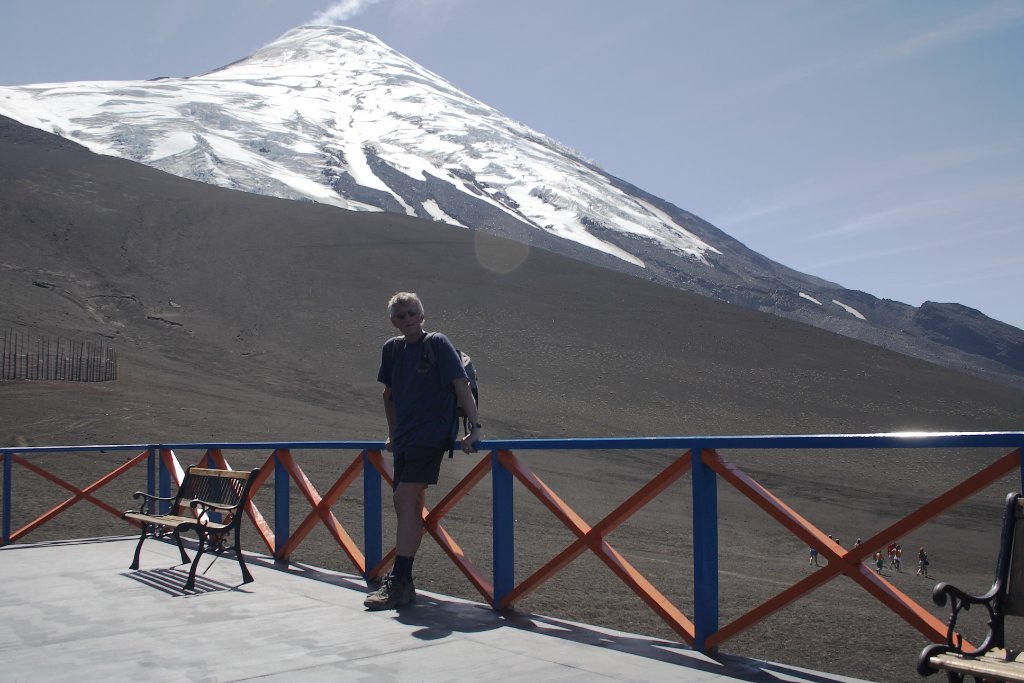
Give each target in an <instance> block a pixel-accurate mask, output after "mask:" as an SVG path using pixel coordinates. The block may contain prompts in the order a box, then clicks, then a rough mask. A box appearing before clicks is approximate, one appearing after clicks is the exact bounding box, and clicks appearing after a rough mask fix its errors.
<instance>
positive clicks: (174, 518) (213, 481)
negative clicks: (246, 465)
mask: <svg viewBox="0 0 1024 683" xmlns="http://www.w3.org/2000/svg"><path fill="white" fill-rule="evenodd" d="M258 472H259V469H254V470H252V471H251V472H245V471H234V470H212V469H203V468H199V467H196V466H194V465H192V466H190V467H189V468H188V469H187V470H186V471H185V477H184V479H182V481H181V486H180V487H179V488H178V492H177V494H175V495H174V496H173V497H169V498H163V497H159V496H151V495H150V494H148V493H145V492H143V491H136V492H135V493H134V494H133V495H132V497H133V498H135V499H136V500H138V499H142V504H141V505H140V506H139V509H138V511H134V510H128V511H126V512H124V513H122V515H121V518H122V519H127V520H133V521H135V522H138V523H139V524H141V526H142V534H141V535H140V536H139V543H138V545H136V546H135V559H134V560H133V561H132V564H131V569H138V568H139V554H140V553H141V552H142V544H143V542H144V541H145V540H146V538H147V536H158V535H160V536H162V535H164V534H165V533H167V532H168V531H169V532H170V533H171V535H172V536H173V537H174V540H175V541H176V542H177V544H178V550H179V551H181V561H182V563H183V564H187V563H188V562H189V559H188V554H187V553H186V552H185V547H184V546H183V545H182V543H181V534H182V533H184V532H188V531H194V532H195V533H196V535H197V536H198V537H199V549H198V550H197V551H196V557H195V559H194V560H192V567H191V569H190V570H189V573H188V580H187V581H186V582H185V590H193V589H194V588H195V584H196V568H197V567H198V566H199V558H200V557H202V556H203V553H204V552H206V550H207V549H209V548H212V549H213V550H215V551H216V552H218V553H220V552H222V551H223V550H224V549H225V548H224V540H225V537H226V536H227V535H228V534H229V533H232V532H233V533H234V547H233V549H234V551H235V556H236V557H237V558H238V566H239V567H241V569H242V580H243V581H242V582H243V583H249V582H251V581H252V580H253V579H252V574H250V573H249V568H248V567H246V566H245V558H244V557H243V556H242V546H241V543H240V540H239V529H240V527H241V524H242V517H243V516H244V515H243V512H244V511H245V505H246V503H248V502H249V492H250V490H251V488H252V485H253V482H254V481H255V480H256V474H257V473H258ZM153 502H168V503H170V510H169V511H168V512H167V514H162V515H160V514H149V513H147V512H146V507H147V506H148V505H150V504H151V503H153ZM217 518H221V521H214V520H215V519H217Z"/></svg>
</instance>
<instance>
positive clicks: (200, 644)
mask: <svg viewBox="0 0 1024 683" xmlns="http://www.w3.org/2000/svg"><path fill="white" fill-rule="evenodd" d="M134 544H135V539H134V538H132V537H111V538H100V539H82V540H77V541H62V542H53V543H40V544H18V545H12V546H7V547H4V548H0V661H2V664H0V679H2V680H4V681H34V680H46V681H54V682H58V683H59V682H62V681H68V682H71V681H73V682H74V683H81V681H83V680H86V681H91V680H104V681H119V680H146V681H154V682H158V683H159V682H163V681H168V682H170V681H198V682H206V681H211V682H212V681H218V682H222V681H223V682H227V681H250V680H256V679H259V680H260V681H271V682H276V681H280V682H282V683H283V682H284V681H289V683H290V682H293V681H311V682H317V681H339V680H343V681H371V680H372V681H374V682H376V683H381V682H387V681H395V682H398V681H402V682H403V683H406V682H408V681H451V682H452V683H461V682H464V681H473V683H489V682H491V681H494V682H497V681H507V680H509V679H510V678H518V679H522V680H530V681H552V682H558V683H576V682H582V681H608V682H613V681H623V682H630V683H642V682H643V683H646V682H648V681H673V682H675V683H678V682H679V681H683V682H684V683H712V682H714V683H726V682H728V681H747V682H750V683H768V682H777V681H779V680H785V681H794V682H796V683H799V682H802V681H803V682H806V683H831V682H832V681H847V682H850V681H853V680H854V679H849V678H843V677H839V676H832V675H828V674H821V673H818V672H811V671H804V670H801V669H798V668H795V667H787V666H784V665H780V664H771V663H766V662H759V661H756V660H750V659H744V658H739V657H716V658H712V657H708V656H705V655H703V654H701V653H699V652H695V651H693V650H691V649H689V648H687V647H685V646H683V645H681V644H679V643H672V642H669V641H664V640H659V639H656V638H647V637H645V636H638V635H634V634H628V633H622V632H619V631H613V630H609V629H602V628H598V627H594V626H589V625H587V624H578V623H573V622H568V621H563V620H559V619H554V618H550V617H544V616H539V615H532V614H524V613H516V612H513V613H508V614H501V613H498V612H495V611H494V610H491V609H490V608H489V607H488V606H486V605H482V604H479V603H474V602H470V601H466V600H460V599H457V598H451V597H448V596H444V595H438V594H434V593H428V592H421V594H420V597H419V599H418V600H417V602H416V604H414V605H410V606H409V607H407V608H403V609H401V610H398V611H387V612H368V611H367V610H365V608H364V607H363V604H362V601H363V598H364V596H365V594H366V588H365V586H364V584H363V582H362V580H361V579H360V577H358V576H354V575H351V574H345V573H341V572H334V571H330V570H325V569H320V568H317V567H308V566H303V565H298V564H293V565H288V566H287V567H284V566H282V565H275V564H274V563H273V561H272V559H271V558H269V557H267V556H264V555H259V554H255V553H252V554H249V553H247V554H246V558H247V562H248V563H249V566H250V569H251V571H252V573H253V576H254V577H255V581H254V582H253V583H249V584H242V583H241V573H240V571H239V568H238V564H237V563H236V562H235V560H234V558H233V557H231V555H230V554H227V555H225V556H223V557H221V558H219V559H217V560H216V561H215V562H213V564H212V565H211V566H210V567H209V568H208V570H207V571H206V572H205V573H204V574H203V575H202V576H201V577H200V578H199V580H198V581H197V583H196V590H195V591H185V590H183V589H182V585H183V584H184V582H185V578H186V576H187V569H188V567H187V565H180V564H178V563H179V562H180V558H179V556H178V552H177V549H176V548H175V547H174V546H173V545H171V544H169V543H165V542H160V541H155V540H150V541H147V542H146V544H145V546H144V547H143V551H142V561H141V569H140V570H139V571H131V570H129V569H127V566H128V564H129V563H130V561H131V557H132V553H133V552H134ZM211 559H212V558H211ZM206 567H207V561H206V560H205V558H204V561H203V563H202V566H201V568H202V569H206Z"/></svg>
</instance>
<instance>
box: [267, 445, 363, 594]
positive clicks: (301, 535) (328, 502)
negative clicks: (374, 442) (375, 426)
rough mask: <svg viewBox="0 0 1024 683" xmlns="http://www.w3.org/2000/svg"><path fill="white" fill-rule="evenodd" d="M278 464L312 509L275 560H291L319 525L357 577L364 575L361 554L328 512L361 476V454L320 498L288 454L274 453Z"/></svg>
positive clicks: (288, 451)
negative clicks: (335, 542)
mask: <svg viewBox="0 0 1024 683" xmlns="http://www.w3.org/2000/svg"><path fill="white" fill-rule="evenodd" d="M277 457H278V460H279V461H280V462H281V464H282V466H284V468H285V469H286V470H287V471H288V474H289V475H290V476H291V478H292V481H294V482H295V484H296V486H298V488H299V491H300V492H301V493H302V495H303V496H304V497H305V498H306V500H307V501H309V504H310V506H311V507H312V508H313V509H312V510H311V511H310V513H309V514H308V515H307V516H306V518H305V519H304V520H302V522H301V523H300V524H299V526H298V527H296V529H295V531H293V532H292V534H291V535H290V536H289V537H288V542H287V543H285V546H284V548H283V549H282V550H281V552H280V556H279V557H278V559H285V558H288V557H291V555H292V553H293V552H295V549H296V548H298V547H299V544H300V543H302V541H303V540H304V539H305V538H306V536H307V535H308V534H309V532H310V531H312V530H313V527H314V526H315V525H316V523H317V522H318V521H320V522H322V523H323V525H324V526H325V527H326V528H327V531H329V532H330V534H331V535H332V536H334V540H335V541H337V543H338V545H340V546H341V549H342V550H343V551H344V552H345V554H346V555H348V558H349V560H351V561H352V564H353V565H355V567H356V569H358V570H359V573H360V574H362V573H363V572H365V571H366V559H365V558H364V557H363V553H362V551H360V550H359V545H358V544H357V543H356V542H355V541H354V540H352V537H351V536H350V535H349V533H348V532H347V531H346V530H345V527H344V526H342V524H341V522H339V521H338V518H337V517H335V516H334V513H333V512H332V511H331V507H332V506H333V505H334V504H335V503H336V502H337V501H338V499H339V498H341V495H342V494H343V493H344V492H345V490H346V489H348V487H349V486H350V485H351V484H352V482H353V481H355V479H356V477H358V476H359V475H360V474H362V471H363V454H362V453H359V454H358V455H357V456H356V457H355V459H354V460H353V461H352V463H351V464H350V465H349V466H348V467H347V468H346V469H345V471H344V472H342V474H341V476H340V477H338V479H337V481H335V482H334V484H333V485H332V486H331V488H330V489H329V490H328V491H327V494H326V495H324V496H323V497H321V496H320V494H319V493H318V492H317V490H316V488H315V487H314V486H313V483H312V482H311V481H310V480H309V478H308V477H307V476H306V473H305V472H303V471H302V468H300V467H299V466H298V465H297V464H296V463H295V460H294V458H293V457H292V454H291V451H290V450H285V449H282V450H279V451H278V452H277Z"/></svg>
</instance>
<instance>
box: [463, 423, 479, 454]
mask: <svg viewBox="0 0 1024 683" xmlns="http://www.w3.org/2000/svg"><path fill="white" fill-rule="evenodd" d="M479 432H480V430H479V429H476V428H474V429H473V431H471V432H470V433H469V434H466V435H465V436H464V437H462V441H461V442H460V443H461V444H462V452H463V453H476V442H477V441H479V440H480V434H479Z"/></svg>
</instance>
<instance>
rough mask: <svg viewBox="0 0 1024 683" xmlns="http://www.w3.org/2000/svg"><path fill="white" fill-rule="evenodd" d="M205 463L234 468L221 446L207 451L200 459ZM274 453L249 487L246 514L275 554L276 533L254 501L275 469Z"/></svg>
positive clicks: (201, 462) (222, 467) (264, 463)
mask: <svg viewBox="0 0 1024 683" xmlns="http://www.w3.org/2000/svg"><path fill="white" fill-rule="evenodd" d="M203 463H205V464H206V465H207V466H209V465H215V466H216V467H219V468H221V469H223V470H230V469H233V468H232V467H231V465H229V464H228V461H227V459H225V458H224V454H223V453H222V452H221V450H220V449H219V448H211V449H210V450H208V451H206V455H205V456H204V457H203V459H202V460H201V461H200V465H202V464H203ZM273 465H274V454H273V453H271V454H270V457H268V458H267V459H266V460H265V461H264V462H263V465H262V466H261V467H260V471H259V474H257V475H256V479H255V480H254V481H253V483H252V488H250V489H249V502H248V503H246V504H245V514H246V515H247V516H248V517H249V520H250V521H251V522H252V523H253V526H255V527H256V533H257V534H258V535H259V536H260V538H262V539H263V543H264V544H265V545H266V546H267V549H268V550H269V551H270V552H271V554H273V552H274V546H275V534H274V530H273V529H271V528H270V524H268V523H267V520H266V519H265V518H264V517H263V513H262V512H260V510H259V508H258V507H256V504H255V503H253V502H252V501H253V498H255V497H256V492H257V491H259V490H260V488H262V486H263V484H265V483H266V481H267V479H268V478H269V477H270V475H271V473H272V472H273V471H274V468H273Z"/></svg>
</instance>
